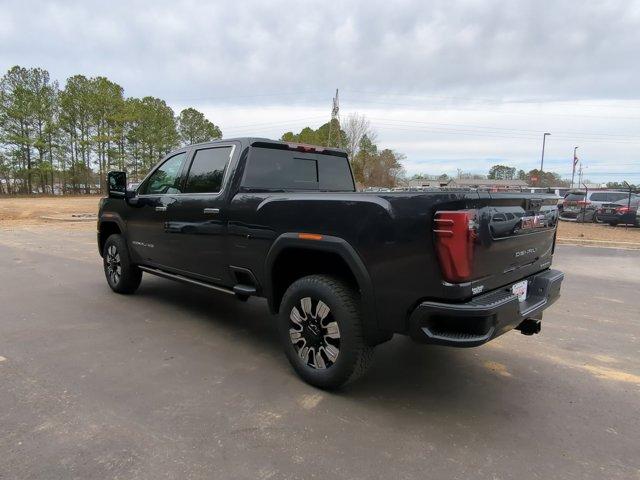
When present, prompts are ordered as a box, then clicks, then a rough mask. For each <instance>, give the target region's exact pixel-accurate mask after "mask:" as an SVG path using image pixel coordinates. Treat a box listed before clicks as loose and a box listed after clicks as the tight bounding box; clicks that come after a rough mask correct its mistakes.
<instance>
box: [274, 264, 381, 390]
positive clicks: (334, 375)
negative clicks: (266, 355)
mask: <svg viewBox="0 0 640 480" xmlns="http://www.w3.org/2000/svg"><path fill="white" fill-rule="evenodd" d="M278 330H279V335H280V340H281V342H282V345H283V347H284V351H285V354H286V355H287V358H288V359H289V362H290V363H291V365H292V366H293V368H294V370H295V371H296V373H297V374H298V375H299V376H300V377H301V378H302V379H303V380H304V381H305V382H307V383H308V384H310V385H313V386H315V387H318V388H323V389H328V390H331V389H336V388H339V387H341V386H343V385H345V384H347V383H349V382H353V381H354V380H356V379H357V378H359V377H361V376H362V375H363V374H364V373H365V372H366V371H367V369H368V367H369V365H370V364H371V361H372V359H373V347H371V346H369V345H367V343H366V342H365V338H364V330H363V325H362V313H361V311H360V299H359V296H358V294H357V293H356V292H354V291H353V289H351V288H350V287H349V286H348V285H347V284H346V283H344V282H343V281H342V280H339V279H337V278H335V277H331V276H328V275H311V276H308V277H303V278H300V279H299V280H296V281H295V282H294V283H292V284H291V286H289V288H288V289H287V291H286V292H285V294H284V296H283V298H282V302H281V304H280V313H279V315H278ZM305 349H306V350H305Z"/></svg>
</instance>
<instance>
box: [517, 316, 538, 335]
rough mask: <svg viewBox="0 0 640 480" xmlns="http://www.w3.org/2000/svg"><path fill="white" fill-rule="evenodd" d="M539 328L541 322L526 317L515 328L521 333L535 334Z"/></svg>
mask: <svg viewBox="0 0 640 480" xmlns="http://www.w3.org/2000/svg"><path fill="white" fill-rule="evenodd" d="M541 329H542V322H540V320H537V319H535V318H527V319H526V320H523V321H522V322H521V323H520V325H518V326H517V327H516V330H520V333H522V334H523V335H535V334H536V333H540V330H541Z"/></svg>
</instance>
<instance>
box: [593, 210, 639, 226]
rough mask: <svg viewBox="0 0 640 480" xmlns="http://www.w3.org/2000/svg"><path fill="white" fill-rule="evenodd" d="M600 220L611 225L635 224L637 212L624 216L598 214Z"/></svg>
mask: <svg viewBox="0 0 640 480" xmlns="http://www.w3.org/2000/svg"><path fill="white" fill-rule="evenodd" d="M598 220H600V221H602V222H604V223H609V222H614V223H629V224H632V223H635V221H636V212H633V213H624V214H622V215H620V214H615V213H598Z"/></svg>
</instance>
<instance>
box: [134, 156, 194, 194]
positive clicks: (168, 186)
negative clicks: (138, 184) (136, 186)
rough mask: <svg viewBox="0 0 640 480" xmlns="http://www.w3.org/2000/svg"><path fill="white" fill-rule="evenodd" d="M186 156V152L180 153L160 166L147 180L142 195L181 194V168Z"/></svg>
mask: <svg viewBox="0 0 640 480" xmlns="http://www.w3.org/2000/svg"><path fill="white" fill-rule="evenodd" d="M185 156H186V153H185V152H182V153H179V154H177V155H174V156H173V157H171V158H169V159H168V160H167V161H165V162H164V163H163V164H162V165H160V167H158V169H157V170H156V171H155V172H153V173H152V174H151V176H150V177H149V178H148V179H147V183H146V185H145V186H144V187H143V192H142V193H143V194H147V195H162V194H172V193H180V167H181V166H182V162H183V161H184V158H185Z"/></svg>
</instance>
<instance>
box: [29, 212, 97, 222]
mask: <svg viewBox="0 0 640 480" xmlns="http://www.w3.org/2000/svg"><path fill="white" fill-rule="evenodd" d="M40 218H41V219H43V220H52V221H55V222H95V221H97V220H98V216H97V215H96V214H93V213H82V214H74V213H72V214H68V215H66V214H65V215H55V216H54V215H43V216H41V217H40Z"/></svg>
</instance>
